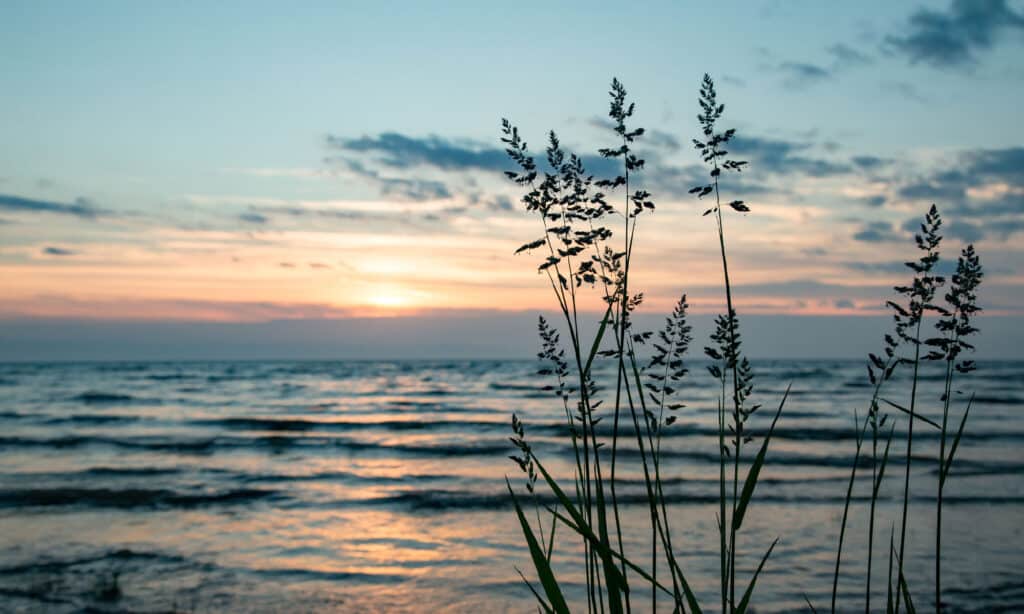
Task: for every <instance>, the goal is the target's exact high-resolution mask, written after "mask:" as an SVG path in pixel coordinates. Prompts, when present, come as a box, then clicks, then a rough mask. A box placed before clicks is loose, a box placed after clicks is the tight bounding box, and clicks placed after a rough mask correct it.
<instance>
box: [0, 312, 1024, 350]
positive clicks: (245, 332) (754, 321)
mask: <svg viewBox="0 0 1024 614" xmlns="http://www.w3.org/2000/svg"><path fill="white" fill-rule="evenodd" d="M538 315H543V316H544V317H546V318H547V319H548V320H549V321H550V322H552V323H553V324H555V325H556V326H557V325H558V323H559V318H561V315H560V314H557V313H550V312H527V311H514V312H497V311H471V312H463V311H458V310H451V311H448V312H441V313H433V314H431V315H426V316H405V317H402V316H399V317H363V318H337V319H292V320H268V321H257V322H211V321H167V320H157V321H152V320H132V321H114V320H98V319H67V318H63V319H58V318H6V319H4V318H0V362H35V361H39V362H50V361H163V360H171V361H174V360H183V361H184V360H196V361H203V360H358V359H367V360H409V359H424V360H429V359H439V360H446V359H482V360H483V359H530V358H534V357H535V354H536V352H537V350H538V349H539V347H540V342H539V340H538V338H537V328H536V326H537V317H538ZM588 315H589V316H590V317H589V318H588V319H587V321H586V322H583V323H582V328H583V330H584V336H586V335H590V334H592V331H593V329H594V328H595V326H596V324H597V323H598V322H599V320H600V315H599V314H597V313H593V314H588ZM663 318H664V316H661V315H658V314H653V313H649V312H645V313H643V314H640V315H638V316H637V317H636V319H635V326H636V327H637V329H638V330H657V329H658V328H660V327H661V325H662V324H663V322H664V320H663ZM712 320H713V316H711V315H707V314H697V315H693V316H691V317H690V321H691V323H692V325H693V327H694V342H693V343H692V345H691V349H690V353H689V356H690V358H691V359H695V360H702V359H703V358H704V355H703V350H702V348H703V347H704V346H705V345H708V341H707V339H708V335H709V334H710V332H711V330H712ZM740 322H741V333H742V335H743V339H744V344H745V349H746V353H747V355H749V356H750V357H752V358H755V359H772V358H776V359H858V358H866V357H867V354H868V352H874V353H880V352H881V349H882V338H883V335H884V334H885V333H887V332H890V331H891V329H892V326H891V322H892V320H891V318H889V317H887V316H789V315H760V314H755V315H748V316H743V317H741V320H740ZM979 326H980V328H981V329H982V332H981V334H980V335H979V336H978V338H977V339H976V343H975V345H976V346H977V347H978V351H977V352H976V354H975V355H974V356H973V358H976V359H978V360H1018V359H1024V351H1022V348H1024V318H1021V317H1018V316H982V317H981V318H979ZM563 328H564V327H563ZM641 351H642V350H641Z"/></svg>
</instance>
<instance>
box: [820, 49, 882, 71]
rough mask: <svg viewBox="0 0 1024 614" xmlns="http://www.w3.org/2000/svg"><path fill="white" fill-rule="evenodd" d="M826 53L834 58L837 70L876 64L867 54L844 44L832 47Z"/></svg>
mask: <svg viewBox="0 0 1024 614" xmlns="http://www.w3.org/2000/svg"><path fill="white" fill-rule="evenodd" d="M826 51H827V52H828V54H829V55H831V56H832V57H833V58H834V61H835V70H842V69H845V68H852V67H854V66H866V65H868V64H872V63H873V62H874V61H873V60H872V59H871V58H869V57H868V56H866V55H865V54H863V53H861V52H860V51H857V50H856V49H854V48H853V47H850V46H849V45H844V44H843V43H838V44H836V45H832V46H831V47H829V48H828V49H826Z"/></svg>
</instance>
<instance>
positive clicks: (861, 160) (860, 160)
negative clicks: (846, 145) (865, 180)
mask: <svg viewBox="0 0 1024 614" xmlns="http://www.w3.org/2000/svg"><path fill="white" fill-rule="evenodd" d="M850 162H852V163H853V164H854V165H856V166H857V168H860V169H862V170H866V171H872V170H875V169H876V168H878V167H880V166H884V165H886V164H888V163H889V162H891V160H887V159H886V158H879V157H878V156H854V157H852V158H850Z"/></svg>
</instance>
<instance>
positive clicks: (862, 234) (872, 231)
mask: <svg viewBox="0 0 1024 614" xmlns="http://www.w3.org/2000/svg"><path fill="white" fill-rule="evenodd" d="M853 238H854V239H855V240H857V241H861V242H864V243H884V242H887V241H902V240H903V235H901V234H900V233H898V232H896V231H895V230H893V227H892V224H890V223H889V222H867V223H865V224H864V225H863V226H861V228H860V230H858V231H857V232H855V233H853Z"/></svg>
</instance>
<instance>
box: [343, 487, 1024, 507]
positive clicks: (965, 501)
mask: <svg viewBox="0 0 1024 614" xmlns="http://www.w3.org/2000/svg"><path fill="white" fill-rule="evenodd" d="M616 499H617V500H618V502H619V504H620V505H628V506H638V505H644V506H646V505H648V499H647V495H646V494H645V493H643V492H634V493H620V494H619V495H618V496H617V497H616ZM663 500H664V501H665V503H666V504H669V505H712V504H717V503H718V500H719V499H718V495H717V494H716V493H708V494H692V493H666V494H665V496H664V497H663ZM870 500H871V499H870V497H867V496H854V497H853V498H852V501H855V502H858V503H864V502H867V501H870ZM880 500H881V501H887V500H889V499H888V498H885V497H882V498H880ZM900 500H902V499H900ZM943 500H944V501H947V500H948V503H949V504H950V505H969V504H984V505H1020V504H1022V503H1024V496H1006V497H990V496H959V497H944V498H943ZM531 501H532V498H531ZM843 501H845V498H844V496H843V495H842V493H839V494H836V495H827V496H815V495H800V494H793V495H779V494H770V493H761V494H759V495H758V496H757V502H758V504H767V503H772V504H778V505H803V504H818V505H821V504H840V503H842V502H843ZM892 501H896V499H895V498H893V499H892ZM911 502H912V503H923V504H928V503H932V502H934V499H933V498H932V497H930V496H919V497H913V496H912V497H911ZM538 503H540V504H541V505H557V501H556V500H555V499H554V497H552V496H550V495H538ZM337 504H342V505H364V506H370V507H377V506H387V507H390V506H398V507H404V508H408V509H411V510H420V511H428V510H429V511H443V510H493V509H505V508H511V507H512V499H511V497H510V496H509V494H508V493H507V492H496V493H479V492H472V491H459V490H418V491H409V492H402V493H398V494H394V495H387V496H382V497H373V498H368V499H361V500H355V501H344V502H337V503H333V504H331V505H337ZM531 504H532V503H531Z"/></svg>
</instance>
